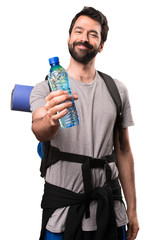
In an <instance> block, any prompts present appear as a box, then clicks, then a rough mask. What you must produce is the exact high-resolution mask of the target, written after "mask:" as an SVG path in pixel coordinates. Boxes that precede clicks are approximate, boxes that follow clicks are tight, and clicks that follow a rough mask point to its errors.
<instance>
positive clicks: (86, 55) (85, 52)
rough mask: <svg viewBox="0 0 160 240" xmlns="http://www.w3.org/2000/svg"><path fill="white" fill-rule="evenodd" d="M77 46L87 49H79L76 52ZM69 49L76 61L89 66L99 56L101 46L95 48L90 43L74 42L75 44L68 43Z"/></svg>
mask: <svg viewBox="0 0 160 240" xmlns="http://www.w3.org/2000/svg"><path fill="white" fill-rule="evenodd" d="M77 45H82V46H85V47H86V48H87V49H78V50H77V51H76V49H75V47H76V46H77ZM68 49H69V52H70V54H71V56H72V57H73V59H74V60H76V61H77V62H79V63H83V64H87V63H89V62H90V61H91V60H92V59H93V58H94V57H95V56H96V55H97V53H98V52H99V49H100V46H99V47H98V48H94V47H93V45H91V44H89V43H88V42H73V44H70V43H68Z"/></svg>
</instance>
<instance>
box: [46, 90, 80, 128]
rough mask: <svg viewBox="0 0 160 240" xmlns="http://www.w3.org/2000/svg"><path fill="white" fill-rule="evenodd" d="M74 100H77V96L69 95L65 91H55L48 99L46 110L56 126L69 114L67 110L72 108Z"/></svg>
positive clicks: (74, 94)
mask: <svg viewBox="0 0 160 240" xmlns="http://www.w3.org/2000/svg"><path fill="white" fill-rule="evenodd" d="M72 98H74V99H75V100H77V99H78V96H77V94H76V93H73V95H69V94H68V91H63V90H58V91H53V92H51V93H50V94H49V95H48V96H47V97H46V99H45V100H46V105H45V109H46V111H47V115H49V117H50V119H51V120H52V123H53V124H54V125H55V124H57V121H58V120H59V119H60V118H62V117H64V116H65V115H66V114H67V108H69V107H71V106H72V101H71V100H72Z"/></svg>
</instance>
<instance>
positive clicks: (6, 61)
mask: <svg viewBox="0 0 160 240" xmlns="http://www.w3.org/2000/svg"><path fill="white" fill-rule="evenodd" d="M83 6H93V7H95V8H97V9H99V10H100V11H102V12H103V13H104V14H105V15H106V16H107V18H108V22H109V27H110V31H109V35H108V40H107V42H106V44H105V48H104V50H103V52H102V53H101V54H99V55H98V56H97V61H96V68H97V69H99V70H101V71H104V72H106V73H108V74H110V75H111V76H112V77H114V78H117V79H119V80H120V81H122V82H124V83H125V84H126V86H127V88H128V91H129V96H130V101H131V105H132V113H133V117H134V121H135V126H134V127H132V128H130V139H131V144H132V150H133V154H134V159H135V172H136V188H137V204H138V215H139V222H140V227H141V230H140V232H139V235H138V237H137V239H138V240H144V239H158V238H159V215H160V207H159V205H160V194H159V182H160V180H159V176H160V169H159V167H160V164H159V161H160V157H159V149H160V146H159V144H160V141H159V134H160V126H159V123H160V114H159V109H160V108H159V103H160V98H159V85H158V83H159V79H160V69H159V61H160V57H159V56H160V47H159V45H160V33H159V29H160V26H159V24H160V14H159V2H158V0H157V1H156V0H150V1H149V0H134V1H133V0H132V1H131V0H107V1H101V0H97V1H94V0H88V1H87V0H86V1H84V0H79V1H74V0H67V1H65V0H64V1H54V0H45V1H42V0H27V1H25V0H21V1H20V0H14V1H12V0H5V1H3V3H2V2H1V4H0V24H1V28H0V29H1V30H0V33H1V37H0V41H1V42H0V68H1V71H0V80H1V88H0V106H1V117H0V128H1V129H0V134H1V144H0V146H1V148H0V149H1V158H0V166H1V173H0V184H1V186H0V191H1V192H0V196H1V197H0V228H1V239H3V240H9V239H16V240H22V239H23V240H28V239H30V240H35V239H38V238H39V231H40V224H41V209H40V202H41V196H42V193H43V179H41V178H40V176H39V175H40V174H39V165H40V158H39V157H38V155H37V153H36V147H37V143H38V142H37V140H36V139H35V137H34V136H33V134H32V132H31V113H24V112H17V111H11V110H10V99H11V91H12V89H13V88H14V85H15V84H21V85H33V86H34V85H35V84H36V83H38V82H40V81H42V80H44V78H45V76H46V75H47V73H48V70H49V64H48V58H50V57H53V56H56V55H57V56H59V58H60V60H61V65H62V66H64V67H65V68H67V66H68V63H69V54H68V48H67V38H68V29H69V25H70V22H71V20H72V18H73V17H74V15H75V14H76V13H77V12H79V11H80V10H81V9H82V8H83ZM22 235H23V237H22Z"/></svg>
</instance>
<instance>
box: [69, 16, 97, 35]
mask: <svg viewBox="0 0 160 240" xmlns="http://www.w3.org/2000/svg"><path fill="white" fill-rule="evenodd" d="M76 27H81V28H84V29H87V30H96V31H98V32H99V33H100V32H101V25H100V24H99V22H97V21H95V20H94V19H92V18H90V17H87V16H84V15H82V16H80V17H79V18H78V19H77V20H76V22H75V24H74V27H73V29H75V28H76Z"/></svg>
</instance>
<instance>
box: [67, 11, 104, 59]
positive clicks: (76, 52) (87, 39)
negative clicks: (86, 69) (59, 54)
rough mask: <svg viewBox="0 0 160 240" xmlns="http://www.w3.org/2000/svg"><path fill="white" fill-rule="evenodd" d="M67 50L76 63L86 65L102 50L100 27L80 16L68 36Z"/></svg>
mask: <svg viewBox="0 0 160 240" xmlns="http://www.w3.org/2000/svg"><path fill="white" fill-rule="evenodd" d="M68 48H69V52H70V54H71V56H72V57H73V58H74V59H75V60H76V61H77V62H80V63H83V64H87V63H88V62H89V61H91V60H92V59H93V58H94V57H95V56H96V55H97V53H98V52H101V51H102V49H103V44H101V25H100V24H99V23H98V22H97V21H95V20H93V19H91V18H89V17H87V16H80V17H79V18H78V19H77V21H76V22H75V24H74V26H73V29H72V32H71V35H70V36H69V39H68Z"/></svg>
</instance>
